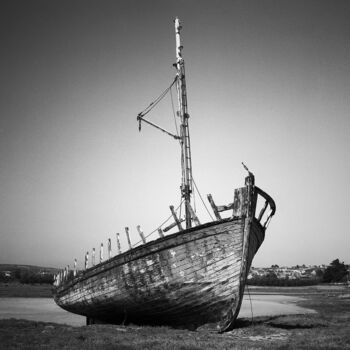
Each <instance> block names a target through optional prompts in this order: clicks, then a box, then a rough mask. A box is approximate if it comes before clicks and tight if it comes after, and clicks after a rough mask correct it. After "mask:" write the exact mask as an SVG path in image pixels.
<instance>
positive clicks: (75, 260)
mask: <svg viewBox="0 0 350 350" xmlns="http://www.w3.org/2000/svg"><path fill="white" fill-rule="evenodd" d="M76 275H77V259H74V270H73V276H74V277H75V276H76Z"/></svg>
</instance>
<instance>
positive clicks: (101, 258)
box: [100, 243, 103, 263]
mask: <svg viewBox="0 0 350 350" xmlns="http://www.w3.org/2000/svg"><path fill="white" fill-rule="evenodd" d="M102 261H103V243H101V247H100V263H101V262H102Z"/></svg>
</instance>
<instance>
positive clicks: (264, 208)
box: [258, 201, 269, 222]
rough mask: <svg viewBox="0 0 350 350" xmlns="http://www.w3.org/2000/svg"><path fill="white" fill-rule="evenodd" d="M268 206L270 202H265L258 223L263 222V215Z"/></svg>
mask: <svg viewBox="0 0 350 350" xmlns="http://www.w3.org/2000/svg"><path fill="white" fill-rule="evenodd" d="M268 205H269V202H268V201H265V205H264V207H263V208H262V209H261V211H260V214H259V216H258V221H259V222H260V221H261V219H262V217H263V215H264V213H265V211H266V208H267V206H268Z"/></svg>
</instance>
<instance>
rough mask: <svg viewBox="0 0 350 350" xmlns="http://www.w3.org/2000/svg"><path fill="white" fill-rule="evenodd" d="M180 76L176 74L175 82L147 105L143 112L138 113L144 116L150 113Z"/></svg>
mask: <svg viewBox="0 0 350 350" xmlns="http://www.w3.org/2000/svg"><path fill="white" fill-rule="evenodd" d="M177 79H178V77H177V76H176V77H175V79H174V80H173V82H172V83H171V84H170V86H169V87H167V88H166V89H165V90H164V91H163V92H162V93H161V94H160V95H159V96H158V97H157V98H156V99H155V100H154V101H153V102H151V103H150V104H149V106H148V107H146V108H145V109H144V110H143V111H142V112H140V113H139V114H138V115H139V116H140V117H141V118H142V117H144V116H145V115H146V114H147V113H149V112H150V111H151V110H152V109H153V108H154V107H155V106H156V105H157V104H158V103H159V102H160V101H161V100H162V99H163V98H164V96H165V95H166V94H167V93H168V92H169V90H170V89H171V88H172V86H173V85H174V84H175V83H176V81H177Z"/></svg>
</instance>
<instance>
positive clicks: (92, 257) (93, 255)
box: [91, 248, 96, 266]
mask: <svg viewBox="0 0 350 350" xmlns="http://www.w3.org/2000/svg"><path fill="white" fill-rule="evenodd" d="M95 265H96V252H95V248H92V254H91V266H95Z"/></svg>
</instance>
